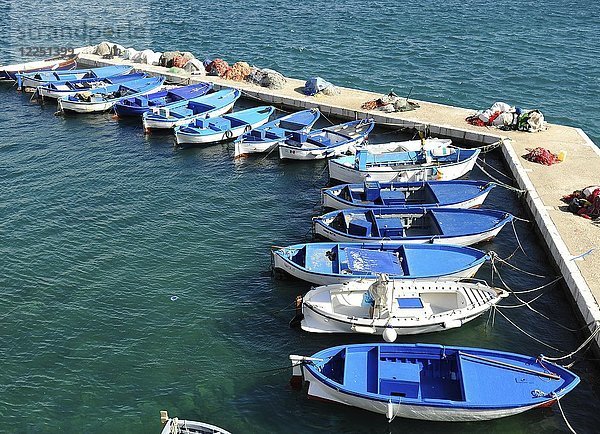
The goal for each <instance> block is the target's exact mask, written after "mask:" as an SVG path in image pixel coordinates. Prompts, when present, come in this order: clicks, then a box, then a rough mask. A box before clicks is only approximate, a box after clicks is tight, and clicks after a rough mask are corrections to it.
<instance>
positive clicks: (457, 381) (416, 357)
mask: <svg viewBox="0 0 600 434" xmlns="http://www.w3.org/2000/svg"><path fill="white" fill-rule="evenodd" d="M290 359H291V362H292V367H293V376H294V377H293V379H294V382H293V383H294V384H298V383H300V384H302V380H304V381H306V382H308V383H309V386H308V395H309V396H311V397H314V398H317V399H323V400H327V401H333V402H338V403H341V404H346V405H350V406H353V407H358V408H362V409H365V410H369V411H372V412H375V413H380V414H384V415H386V416H387V418H388V420H390V421H391V420H392V419H394V418H395V417H403V418H410V419H422V420H432V421H448V422H459V421H463V422H467V421H480V420H489V419H497V418H501V417H506V416H512V415H515V414H519V413H522V412H524V411H527V410H530V409H533V408H536V407H547V406H550V405H552V404H553V403H554V402H556V401H557V400H558V399H561V398H562V397H564V396H565V395H566V394H567V393H569V392H570V391H571V390H573V388H574V387H575V386H576V385H577V384H578V383H579V377H578V376H577V375H575V374H574V373H572V372H571V371H569V370H568V369H566V368H564V367H562V366H559V365H555V364H553V363H550V362H549V361H544V360H543V359H542V358H540V357H531V356H525V355H521V354H515V353H508V352H504V351H497V350H489V349H483V348H469V347H453V346H441V345H434V344H385V343H381V344H355V345H341V346H338V347H333V348H327V349H324V350H321V351H319V352H317V353H316V354H314V355H313V356H311V357H305V356H295V355H292V356H290ZM298 380H300V381H298Z"/></svg>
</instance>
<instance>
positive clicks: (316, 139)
mask: <svg viewBox="0 0 600 434" xmlns="http://www.w3.org/2000/svg"><path fill="white" fill-rule="evenodd" d="M307 142H308V143H312V144H313V145H317V146H321V147H323V148H327V147H329V146H331V139H330V138H329V137H327V136H321V135H315V136H312V137H309V138H308V140H307Z"/></svg>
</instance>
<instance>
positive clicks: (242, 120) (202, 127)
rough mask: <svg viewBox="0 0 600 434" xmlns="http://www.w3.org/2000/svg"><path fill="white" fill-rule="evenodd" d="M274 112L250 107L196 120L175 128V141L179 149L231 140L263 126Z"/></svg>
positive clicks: (270, 108)
mask: <svg viewBox="0 0 600 434" xmlns="http://www.w3.org/2000/svg"><path fill="white" fill-rule="evenodd" d="M274 111H275V108H274V107H271V106H263V107H252V108H249V109H246V110H241V111H239V112H234V113H230V114H228V115H222V116H217V117H211V118H208V119H202V118H200V119H196V120H194V121H192V123H190V124H189V125H183V126H180V127H175V140H176V142H177V144H178V145H179V146H180V147H188V146H195V145H203V144H208V143H215V142H220V141H225V140H232V139H235V138H237V137H239V136H240V135H242V134H244V133H247V132H248V131H250V130H252V128H256V127H259V126H261V125H264V124H265V123H266V122H267V121H268V120H269V118H270V117H271V115H272V114H273V112H274Z"/></svg>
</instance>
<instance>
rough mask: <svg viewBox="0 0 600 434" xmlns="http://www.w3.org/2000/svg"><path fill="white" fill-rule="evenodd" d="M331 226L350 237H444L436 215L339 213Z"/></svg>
mask: <svg viewBox="0 0 600 434" xmlns="http://www.w3.org/2000/svg"><path fill="white" fill-rule="evenodd" d="M330 226H331V227H332V228H333V229H335V230H338V231H340V232H343V233H347V234H348V235H355V236H360V237H373V238H392V237H396V238H397V237H419V236H435V235H442V234H443V232H442V230H441V227H440V226H439V224H438V221H437V218H436V216H435V214H434V213H432V212H426V213H418V214H378V215H376V214H375V211H374V210H372V209H369V210H367V211H365V212H364V213H363V212H359V213H352V214H350V213H344V212H339V213H338V214H337V215H336V216H335V218H334V219H333V220H332V221H331V223H330Z"/></svg>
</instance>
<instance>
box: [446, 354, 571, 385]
mask: <svg viewBox="0 0 600 434" xmlns="http://www.w3.org/2000/svg"><path fill="white" fill-rule="evenodd" d="M458 354H460V355H462V356H467V357H471V358H473V359H477V360H482V361H484V362H488V363H493V364H495V365H500V366H504V367H507V368H511V369H515V370H517V371H522V372H527V373H528V374H534V375H539V376H540V377H547V378H552V379H553V380H560V379H561V378H560V376H559V375H556V374H553V373H550V372H540V371H536V370H535V369H529V368H524V367H522V366H516V365H511V364H510V363H505V362H500V361H499V360H493V359H488V358H487V357H481V356H476V355H474V354H469V353H463V352H462V351H459V352H458Z"/></svg>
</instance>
